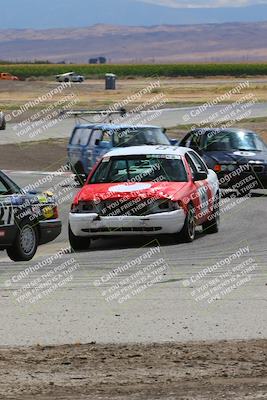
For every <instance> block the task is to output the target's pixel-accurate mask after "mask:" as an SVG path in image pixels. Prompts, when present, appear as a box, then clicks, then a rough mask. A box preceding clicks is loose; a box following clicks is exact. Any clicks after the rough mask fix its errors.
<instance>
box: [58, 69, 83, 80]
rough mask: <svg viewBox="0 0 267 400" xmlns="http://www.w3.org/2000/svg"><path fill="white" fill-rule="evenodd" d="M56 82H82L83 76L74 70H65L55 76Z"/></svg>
mask: <svg viewBox="0 0 267 400" xmlns="http://www.w3.org/2000/svg"><path fill="white" fill-rule="evenodd" d="M56 80H57V81H58V82H80V83H81V82H83V81H84V76H82V75H78V74H76V73H75V72H67V73H65V74H60V75H57V76H56Z"/></svg>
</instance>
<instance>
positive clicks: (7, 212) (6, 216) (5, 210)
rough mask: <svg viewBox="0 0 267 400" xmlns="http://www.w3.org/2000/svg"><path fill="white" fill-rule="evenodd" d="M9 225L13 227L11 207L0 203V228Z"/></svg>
mask: <svg viewBox="0 0 267 400" xmlns="http://www.w3.org/2000/svg"><path fill="white" fill-rule="evenodd" d="M9 225H14V213H13V207H12V206H11V205H5V204H3V203H0V226H9Z"/></svg>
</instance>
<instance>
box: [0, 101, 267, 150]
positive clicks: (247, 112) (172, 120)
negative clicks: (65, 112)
mask: <svg viewBox="0 0 267 400" xmlns="http://www.w3.org/2000/svg"><path fill="white" fill-rule="evenodd" d="M228 106H229V105H227V104H219V105H211V106H208V107H207V108H205V109H203V108H199V107H203V105H202V106H194V107H184V108H166V109H161V110H158V111H150V112H147V113H145V114H143V116H142V117H141V119H140V120H139V119H137V120H133V118H135V116H134V115H130V116H129V117H128V118H123V119H121V123H127V122H128V123H130V122H131V121H134V123H135V124H138V123H140V124H142V125H143V124H145V125H158V126H163V127H165V128H170V127H175V126H179V125H185V124H196V125H199V124H202V126H206V125H210V124H211V123H213V122H215V121H218V119H219V120H221V121H222V122H224V121H227V120H233V121H235V120H236V121H237V122H236V124H235V123H234V125H238V119H237V118H240V119H244V118H245V119H246V118H258V117H266V116H267V104H266V103H257V102H256V103H253V101H252V103H250V102H247V103H246V102H245V103H244V104H243V108H242V107H241V106H239V105H238V104H236V105H234V108H233V109H232V110H229V109H228V108H227V107H228ZM231 111H233V112H234V114H233V115H234V116H231V115H230V112H231ZM241 117H242V118H241ZM91 121H92V120H91ZM206 121H208V122H207V123H206ZM83 122H84V123H86V121H83ZM132 123H133V122H132ZM74 126H75V120H74V119H73V118H63V117H60V118H59V119H58V120H54V121H53V122H52V123H51V124H50V123H49V121H48V122H47V123H41V124H40V126H39V127H40V131H39V132H38V133H36V132H37V128H34V126H33V125H31V124H27V125H26V126H25V125H20V124H15V123H12V121H11V122H9V123H8V124H7V128H6V130H5V131H1V133H0V145H1V144H13V143H23V142H29V141H36V140H47V139H50V138H54V139H55V138H69V137H70V134H71V132H72V130H73V127H74ZM27 129H29V130H27Z"/></svg>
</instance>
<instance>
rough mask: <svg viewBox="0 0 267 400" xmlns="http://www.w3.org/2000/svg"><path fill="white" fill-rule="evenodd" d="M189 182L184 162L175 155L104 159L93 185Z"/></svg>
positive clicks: (91, 180) (92, 178)
mask: <svg viewBox="0 0 267 400" xmlns="http://www.w3.org/2000/svg"><path fill="white" fill-rule="evenodd" d="M151 181H165V182H166V181H167V182H187V173H186V170H185V167H184V164H183V161H182V160H181V158H180V157H179V156H175V155H170V156H169V155H140V156H139V155H137V156H123V157H104V158H103V160H102V162H101V163H100V164H99V166H98V168H97V169H96V171H95V172H94V174H93V176H92V177H91V179H90V181H89V182H88V183H89V184H91V183H115V182H151Z"/></svg>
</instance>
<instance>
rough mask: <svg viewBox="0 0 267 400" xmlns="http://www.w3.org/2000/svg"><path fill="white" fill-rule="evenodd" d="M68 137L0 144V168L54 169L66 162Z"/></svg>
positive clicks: (19, 169)
mask: <svg viewBox="0 0 267 400" xmlns="http://www.w3.org/2000/svg"><path fill="white" fill-rule="evenodd" d="M67 144H68V139H50V140H41V141H36V142H25V143H23V144H19V145H18V144H5V145H1V146H0V154H1V161H0V169H10V170H15V171H56V170H57V169H58V168H60V167H61V166H62V165H64V164H65V163H66V162H67Z"/></svg>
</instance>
